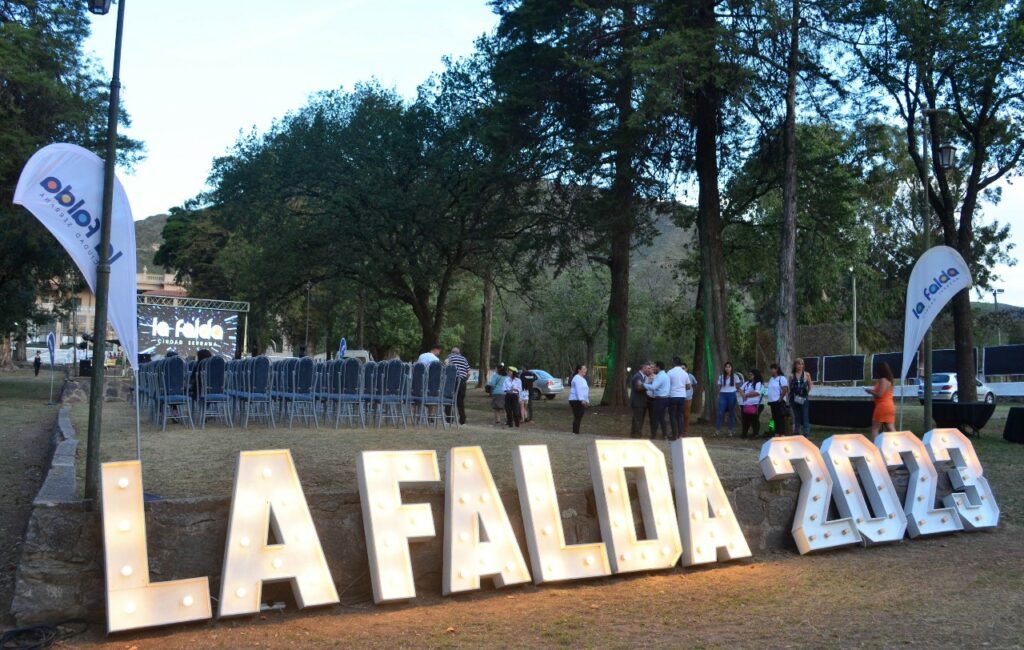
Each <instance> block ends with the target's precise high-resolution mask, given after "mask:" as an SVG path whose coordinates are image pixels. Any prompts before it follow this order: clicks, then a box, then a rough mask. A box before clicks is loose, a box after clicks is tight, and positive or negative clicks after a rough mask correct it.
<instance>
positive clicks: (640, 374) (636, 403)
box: [629, 362, 651, 438]
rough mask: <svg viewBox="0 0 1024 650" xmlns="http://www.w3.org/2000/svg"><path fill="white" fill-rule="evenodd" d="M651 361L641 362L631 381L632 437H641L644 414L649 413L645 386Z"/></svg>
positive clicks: (630, 434)
mask: <svg viewBox="0 0 1024 650" xmlns="http://www.w3.org/2000/svg"><path fill="white" fill-rule="evenodd" d="M650 366H651V364H650V363H646V362H645V363H642V364H640V369H639V370H637V371H636V374H635V375H633V378H632V379H631V380H630V382H629V389H630V390H629V407H630V408H631V409H633V423H632V426H631V427H630V430H629V437H630V438H639V437H640V435H641V432H642V431H643V429H644V414H646V413H647V389H646V387H645V386H644V384H645V382H646V381H647V369H648V368H650Z"/></svg>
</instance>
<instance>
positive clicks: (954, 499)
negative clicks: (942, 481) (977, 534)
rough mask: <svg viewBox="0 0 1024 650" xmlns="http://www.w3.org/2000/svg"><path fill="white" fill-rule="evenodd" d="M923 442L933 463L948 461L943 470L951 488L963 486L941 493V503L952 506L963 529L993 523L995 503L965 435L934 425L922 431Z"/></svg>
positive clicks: (986, 525) (986, 526)
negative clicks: (926, 430)
mask: <svg viewBox="0 0 1024 650" xmlns="http://www.w3.org/2000/svg"><path fill="white" fill-rule="evenodd" d="M924 444H925V447H927V448H928V455H929V456H931V459H932V462H933V463H935V465H938V464H939V463H943V464H946V463H951V465H950V466H949V467H948V468H947V470H946V473H947V474H949V481H950V483H952V484H953V488H954V489H956V490H963V492H955V493H953V494H950V495H949V496H946V497H944V498H943V499H942V503H943V505H945V506H946V507H947V508H956V511H957V512H958V513H960V519H961V520H962V521H963V524H964V528H965V529H966V530H974V529H977V528H993V527H994V526H996V525H997V524H998V523H999V506H998V505H996V499H995V496H994V495H993V494H992V488H991V487H989V484H988V479H986V478H985V477H984V476H982V469H981V462H980V461H979V460H978V454H976V453H974V445H972V444H971V441H970V440H968V439H967V436H965V435H964V434H962V433H960V431H958V430H957V429H935V430H934V431H929V432H928V433H926V434H924Z"/></svg>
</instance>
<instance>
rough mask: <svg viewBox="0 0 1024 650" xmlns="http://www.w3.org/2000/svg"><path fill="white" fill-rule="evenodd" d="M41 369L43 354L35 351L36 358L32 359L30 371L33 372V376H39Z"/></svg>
mask: <svg viewBox="0 0 1024 650" xmlns="http://www.w3.org/2000/svg"><path fill="white" fill-rule="evenodd" d="M42 367H43V353H42V352H40V351H39V350H36V357H35V359H32V369H33V370H35V372H36V374H35V376H36V377H38V376H39V369H40V368H42Z"/></svg>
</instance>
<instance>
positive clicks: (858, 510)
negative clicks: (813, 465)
mask: <svg viewBox="0 0 1024 650" xmlns="http://www.w3.org/2000/svg"><path fill="white" fill-rule="evenodd" d="M821 453H822V455H823V456H824V457H825V465H826V466H827V467H828V471H829V473H830V474H832V481H833V488H832V491H833V495H834V496H835V501H836V507H837V508H838V509H839V513H840V514H841V515H843V516H844V517H852V518H853V520H854V523H856V525H857V530H858V531H859V532H860V534H861V536H862V537H864V539H866V540H868V541H869V542H872V543H875V544H881V543H883V542H896V541H899V540H901V539H903V535H904V533H906V532H907V516H906V515H905V514H904V513H903V506H902V504H901V503H900V497H899V495H898V494H896V486H894V485H893V484H892V477H890V476H889V469H888V468H887V467H886V466H885V460H883V459H882V454H881V452H879V451H878V447H876V446H874V445H873V444H872V443H871V441H870V440H868V439H867V438H865V437H864V436H862V435H861V434H859V433H848V434H842V435H836V436H832V437H830V438H828V439H826V440H825V442H823V443H822V444H821ZM858 475H859V476H860V479H861V482H862V483H863V484H864V489H863V490H862V489H861V486H860V485H859V484H858V482H857V476H858ZM865 498H866V499H867V500H865ZM869 501H870V502H871V507H870V508H869V507H868V502H869Z"/></svg>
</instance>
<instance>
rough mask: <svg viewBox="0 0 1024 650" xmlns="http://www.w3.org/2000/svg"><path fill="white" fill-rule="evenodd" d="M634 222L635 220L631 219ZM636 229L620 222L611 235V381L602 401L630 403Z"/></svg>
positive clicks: (619, 403)
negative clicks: (631, 248)
mask: <svg viewBox="0 0 1024 650" xmlns="http://www.w3.org/2000/svg"><path fill="white" fill-rule="evenodd" d="M630 221H632V219H630ZM631 234H632V228H630V227H628V226H623V225H622V224H618V223H617V224H616V226H615V227H614V230H613V231H612V235H611V240H612V241H611V244H612V250H611V264H610V267H611V293H610V295H609V298H608V356H607V357H606V363H607V364H608V371H607V375H606V376H607V382H606V386H605V389H604V396H603V397H602V398H601V404H602V405H604V406H626V405H628V404H629V396H628V395H627V394H626V390H625V389H626V341H627V340H628V336H629V246H630V243H631V242H630V240H631Z"/></svg>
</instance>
